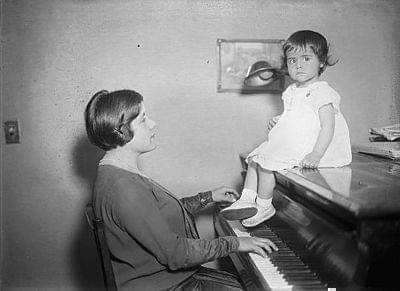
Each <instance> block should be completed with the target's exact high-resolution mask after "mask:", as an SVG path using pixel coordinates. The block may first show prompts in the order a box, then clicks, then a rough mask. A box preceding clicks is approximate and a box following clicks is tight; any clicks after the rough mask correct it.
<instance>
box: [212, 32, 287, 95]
mask: <svg viewBox="0 0 400 291" xmlns="http://www.w3.org/2000/svg"><path fill="white" fill-rule="evenodd" d="M283 42H284V40H283V39H230V40H226V39H217V53H218V62H217V64H218V81H217V92H238V93H244V94H245V93H258V92H267V93H281V92H282V91H283V90H284V86H285V73H284V71H283V69H282V68H283V67H284V66H283V65H284V64H283V60H284V59H283V51H282V44H283ZM258 65H261V66H258ZM265 65H267V66H268V67H269V68H270V69H271V70H268V71H267V73H268V74H269V77H271V76H272V75H273V78H271V79H269V81H268V82H262V79H263V78H262V74H261V75H260V74H258V72H260V68H261V69H262V68H265ZM252 66H253V67H252ZM257 66H258V67H257ZM252 70H253V71H254V72H255V73H256V74H255V75H251V74H252V73H253V71H252ZM269 72H274V74H272V73H269ZM246 76H247V78H246ZM250 76H254V77H257V78H258V77H260V78H261V79H260V80H258V81H261V82H245V81H248V79H249V77H250ZM254 80H255V79H254Z"/></svg>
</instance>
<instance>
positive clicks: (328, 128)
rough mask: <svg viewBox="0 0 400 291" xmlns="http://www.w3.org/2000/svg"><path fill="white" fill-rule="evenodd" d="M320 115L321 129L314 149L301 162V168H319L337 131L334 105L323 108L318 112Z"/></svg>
mask: <svg viewBox="0 0 400 291" xmlns="http://www.w3.org/2000/svg"><path fill="white" fill-rule="evenodd" d="M318 115H319V121H320V124H321V129H320V131H319V134H318V138H317V141H316V143H315V145H314V149H313V151H312V152H311V153H309V154H308V155H306V156H305V157H304V159H303V160H302V161H301V162H300V166H302V167H305V168H316V167H318V164H319V161H320V160H321V158H322V157H323V155H324V154H325V152H326V150H327V148H328V146H329V144H330V143H331V141H332V138H333V133H334V129H335V111H334V108H333V105H332V103H330V104H326V105H324V106H322V107H321V108H320V109H319V110H318Z"/></svg>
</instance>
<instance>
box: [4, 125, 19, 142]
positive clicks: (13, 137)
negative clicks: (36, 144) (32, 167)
mask: <svg viewBox="0 0 400 291" xmlns="http://www.w3.org/2000/svg"><path fill="white" fill-rule="evenodd" d="M4 133H5V136H6V143H20V132H19V124H18V120H8V121H5V122H4Z"/></svg>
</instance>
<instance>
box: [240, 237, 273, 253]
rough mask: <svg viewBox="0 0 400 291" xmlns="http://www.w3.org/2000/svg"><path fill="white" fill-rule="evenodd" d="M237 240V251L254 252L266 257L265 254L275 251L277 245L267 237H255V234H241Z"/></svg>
mask: <svg viewBox="0 0 400 291" xmlns="http://www.w3.org/2000/svg"><path fill="white" fill-rule="evenodd" d="M238 240H239V248H238V251H239V252H244V253H256V254H258V255H260V256H262V257H264V258H265V257H266V256H267V254H269V253H271V252H273V251H277V250H278V247H277V246H276V245H275V244H274V243H273V242H272V241H270V240H269V239H267V238H261V237H255V236H244V237H243V236H241V237H238Z"/></svg>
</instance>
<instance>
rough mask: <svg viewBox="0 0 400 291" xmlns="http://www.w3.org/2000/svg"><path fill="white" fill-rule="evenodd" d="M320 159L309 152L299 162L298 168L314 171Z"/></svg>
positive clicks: (317, 155) (319, 156)
mask: <svg viewBox="0 0 400 291" xmlns="http://www.w3.org/2000/svg"><path fill="white" fill-rule="evenodd" d="M321 158H322V156H321V155H319V154H316V153H314V152H311V153H309V154H308V155H306V156H305V157H304V159H303V160H302V161H301V162H300V166H301V167H303V168H309V169H316V168H317V167H318V165H319V161H320V160H321Z"/></svg>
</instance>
